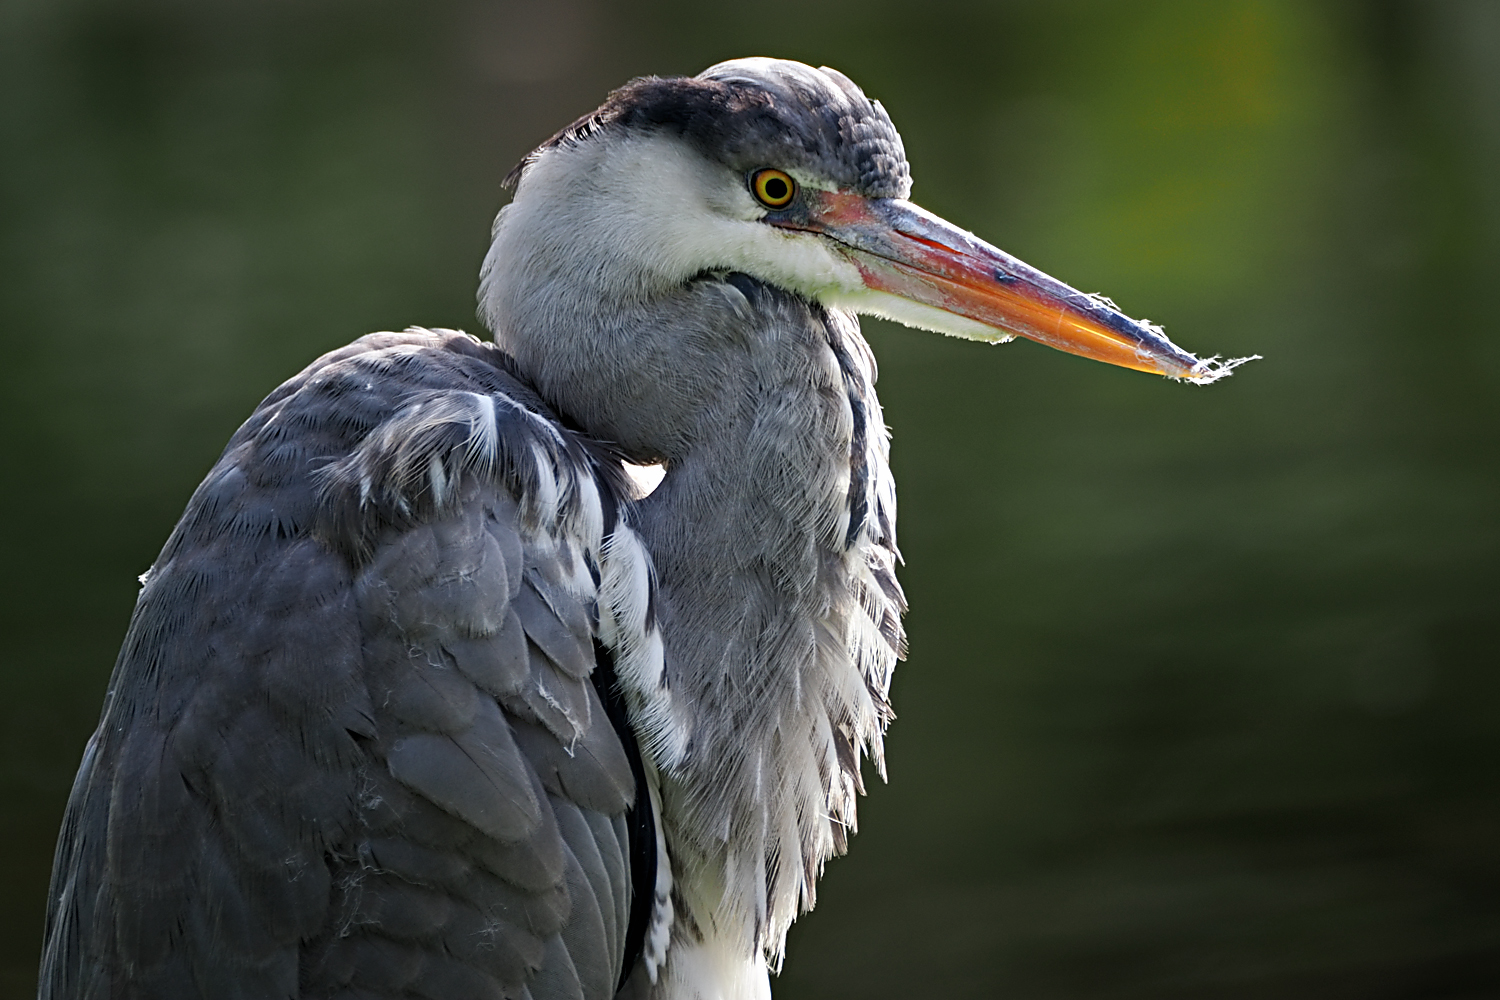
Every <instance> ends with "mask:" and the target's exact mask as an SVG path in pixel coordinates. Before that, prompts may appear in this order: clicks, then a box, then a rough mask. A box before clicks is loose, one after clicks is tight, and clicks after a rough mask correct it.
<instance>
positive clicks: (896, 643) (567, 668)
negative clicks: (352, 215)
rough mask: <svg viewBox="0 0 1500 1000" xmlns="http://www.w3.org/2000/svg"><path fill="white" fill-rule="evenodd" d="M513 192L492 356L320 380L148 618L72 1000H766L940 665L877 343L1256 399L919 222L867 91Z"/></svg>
mask: <svg viewBox="0 0 1500 1000" xmlns="http://www.w3.org/2000/svg"><path fill="white" fill-rule="evenodd" d="M767 171H769V172H771V173H773V174H774V175H775V177H776V178H777V184H778V188H777V190H779V191H785V192H786V195H787V196H786V198H785V199H782V200H774V199H773V200H767V199H766V198H765V197H763V196H762V195H761V194H759V193H757V189H756V187H755V178H756V177H757V176H758V175H761V174H765V173H766V172H767ZM512 180H513V181H514V182H515V184H516V193H515V198H514V200H513V202H512V203H511V204H510V205H509V206H507V207H506V208H505V209H503V210H502V212H501V214H500V216H499V217H498V218H497V220H496V223H495V229H494V234H493V240H492V244H491V248H490V251H489V254H488V255H487V257H486V259H485V263H484V268H483V272H482V276H481V288H480V314H481V316H482V318H483V319H484V321H485V322H486V324H487V325H488V326H489V328H490V329H491V330H492V331H493V333H494V337H495V341H494V343H493V344H486V343H481V342H479V341H478V340H476V339H474V338H471V337H468V336H467V335H465V334H461V333H456V332H453V331H441V330H438V331H432V330H420V329H413V330H408V331H407V332H405V333H401V334H390V333H386V334H374V335H371V336H369V337H365V338H362V339H361V340H359V341H356V342H355V343H354V344H351V345H350V346H348V347H346V348H343V349H341V350H339V351H335V352H333V353H331V354H329V355H326V356H324V357H323V358H320V359H318V360H317V361H315V362H314V363H313V364H312V365H311V366H310V367H309V368H308V369H307V370H306V371H304V372H303V373H301V374H300V375H298V376H297V377H295V378H293V379H292V380H291V381H289V382H287V383H286V384H285V385H283V386H281V387H280V388H279V389H277V390H276V391H275V392H273V393H272V394H271V395H270V396H269V397H267V399H266V400H265V401H264V402H263V403H262V404H261V405H260V407H258V408H257V409H256V411H255V413H254V414H252V415H251V417H250V419H249V420H248V421H247V422H246V423H245V425H244V426H243V427H242V428H241V429H240V430H239V432H238V433H236V435H235V436H234V438H233V439H232V440H231V441H230V442H229V445H228V447H227V448H226V450H225V452H224V455H223V456H222V457H221V458H220V460H219V462H218V463H217V464H216V465H215V466H214V469H213V470H212V471H211V472H210V473H209V475H208V477H207V479H205V481H204V483H203V484H202V485H201V486H200V487H199V488H198V490H197V492H196V493H195V494H194V495H193V498H192V499H191V501H190V502H189V504H188V508H187V510H186V512H185V513H184V515H183V517H182V520H181V521H180V522H179V524H178V525H177V527H176V529H175V530H174V532H173V534H172V536H171V538H170V539H169V540H168V542H167V545H166V547H165V549H164V550H163V552H162V554H161V557H160V559H159V560H158V561H157V563H156V565H155V566H154V567H153V568H152V570H151V572H150V573H149V574H148V576H147V577H145V578H144V586H143V589H142V592H141V596H140V600H139V602H138V604H137V607H136V612H135V615H134V617H133V619H132V621H131V626H130V630H129V632H128V634H127V636H126V639H125V643H124V646H123V648H122V650H121V653H120V658H119V660H118V662H117V664H116V668H115V673H114V677H113V679H112V681H111V685H110V690H109V694H108V697H107V700H106V704H105V708H104V712H103V717H102V719H101V721H100V725H99V729H98V731H97V732H96V733H95V735H94V737H93V739H92V740H91V741H90V743H89V746H88V748H87V750H86V751H85V755H84V760H83V763H82V765H81V766H80V769H79V775H78V779H77V783H76V784H75V787H74V790H73V795H72V797H71V799H70V802H69V806H68V811H67V815H66V818H65V822H64V827H63V830H62V833H61V836H60V838H59V842H58V851H57V857H56V862H55V867H54V875H53V891H52V898H51V905H50V908H49V913H48V921H47V942H46V947H45V954H44V959H43V975H42V986H41V996H42V997H43V998H47V1000H64V998H67V1000H72V998H104V997H112V998H132V997H140V998H146V997H170V998H177V997H184V998H185V997H214V998H235V997H245V998H250V997H257V998H262V997H348V998H354V997H397V996H403V997H404V996H422V997H431V998H434V1000H439V998H440V1000H464V998H470V997H473V998H481V997H497V998H498V997H519V998H527V1000H554V998H555V1000H564V998H566V1000H571V998H579V1000H582V998H590V1000H592V998H603V997H609V996H611V995H614V994H616V992H617V990H618V991H619V995H620V996H622V997H648V996H649V997H654V998H657V1000H693V998H699V1000H741V998H743V1000H749V998H763V997H766V996H767V995H768V992H769V986H768V981H767V971H768V968H770V967H773V966H775V965H776V964H778V963H779V961H780V956H781V951H782V947H783V943H784V941H785V937H786V932H787V929H788V927H789V926H790V924H791V922H792V920H793V919H795V918H796V916H797V915H798V914H799V913H800V912H802V911H803V910H805V909H807V908H809V907H811V906H812V904H813V900H814V888H815V884H816V881H817V878H818V876H819V874H820V872H821V870H822V867H823V864H824V862H825V861H826V860H827V859H828V858H829V857H830V856H832V855H834V854H837V853H840V852H841V851H843V850H844V849H845V847H846V845H847V841H848V836H849V834H850V832H852V831H853V829H854V826H855V800H856V797H857V795H858V794H859V793H860V792H862V791H863V785H862V780H861V774H860V770H861V762H862V760H863V758H864V756H865V755H866V754H868V755H869V756H870V757H871V758H872V759H873V760H874V762H875V764H876V766H877V768H879V769H880V770H881V771H882V773H883V767H884V764H883V737H884V733H885V729H886V726H887V725H888V723H889V722H890V720H891V718H892V713H891V708H890V704H889V702H888V692H889V689H890V681H891V673H892V670H893V669H894V666H895V663H896V661H897V660H898V659H899V658H900V657H901V655H902V654H903V651H904V636H903V632H902V627H901V615H902V612H903V611H904V610H905V599H904V597H903V595H902V592H901V588H900V585H899V584H898V583H897V581H896V576H895V563H896V561H897V559H898V554H897V550H896V538H895V515H896V503H895V487H894V484H893V482H892V480H891V475H890V469H889V466H888V462H887V455H888V437H887V433H886V429H885V424H884V420H883V416H882V413H881V409H880V404H879V402H878V400H877V398H876V396H875V391H874V384H875V376H876V370H875V360H874V357H873V356H872V355H871V353H870V350H869V347H868V346H867V345H866V344H865V342H864V340H863V339H862V338H861V336H860V333H859V326H858V321H857V319H856V318H855V313H856V312H874V313H879V314H881V315H888V316H892V317H895V318H898V319H901V320H902V321H904V322H908V323H911V324H913V325H917V326H922V327H926V328H929V329H936V330H940V331H943V332H948V333H952V334H955V335H958V336H968V337H975V338H978V339H983V340H1004V339H1008V337H1009V336H1011V335H1012V334H1013V333H1020V334H1022V335H1025V336H1030V337H1034V338H1035V339H1041V340H1044V341H1046V342H1048V343H1054V344H1058V345H1060V346H1064V347H1065V348H1066V349H1069V350H1075V351H1076V352H1078V353H1085V354H1088V355H1090V356H1094V357H1099V358H1101V359H1104V360H1110V361H1114V362H1116V363H1119V364H1125V365H1128V366H1132V367H1147V368H1150V369H1151V370H1157V371H1161V372H1163V373H1164V374H1168V375H1171V376H1173V377H1180V378H1189V379H1201V380H1211V379H1212V378H1215V377H1218V376H1219V375H1221V374H1224V373H1225V372H1226V371H1227V368H1225V367H1222V366H1221V367H1215V366H1213V365H1212V364H1210V363H1207V362H1198V360H1197V359H1196V358H1193V357H1192V356H1191V355H1189V354H1187V353H1186V352H1184V351H1182V350H1181V349H1179V348H1177V347H1175V345H1172V344H1171V343H1170V342H1169V341H1167V340H1166V339H1165V337H1164V336H1162V335H1161V334H1160V331H1159V330H1156V329H1155V328H1154V327H1149V326H1147V325H1142V324H1136V323H1135V321H1133V320H1129V319H1128V318H1126V317H1124V316H1123V315H1121V314H1119V313H1118V312H1115V311H1112V308H1111V307H1107V306H1106V305H1105V304H1104V303H1103V302H1102V300H1098V299H1095V298H1091V297H1088V296H1083V295H1080V294H1079V293H1077V292H1075V291H1073V290H1072V289H1069V288H1067V287H1066V286H1063V285H1062V284H1061V283H1060V282H1056V281H1055V280H1054V279H1050V278H1047V277H1046V276H1045V275H1040V273H1039V272H1035V271H1033V270H1031V269H1029V268H1026V266H1025V265H1023V264H1021V263H1020V262H1019V261H1015V260H1014V258H1010V257H1008V256H1006V255H1004V254H1003V253H1001V252H1000V251H998V250H995V249H994V248H992V247H989V246H988V245H986V244H983V243H981V242H980V241H978V240H977V239H976V238H974V237H973V236H971V235H969V234H966V233H962V232H961V231H959V230H956V229H954V228H953V227H951V226H948V225H947V224H946V223H943V222H942V221H941V220H938V219H936V218H935V217H933V216H931V215H929V214H927V213H924V212H922V211H921V210H920V209H918V208H916V206H913V205H911V204H910V203H908V202H906V201H905V200H904V199H905V196H906V195H907V193H908V192H909V190H910V184H911V181H910V174H909V171H908V168H907V165H906V159H905V154H904V153H903V151H902V147H901V141H900V138H899V136H898V135H897V133H896V131H895V128H894V127H893V126H892V125H891V122H890V119H889V118H888V117H887V116H886V114H885V112H884V110H883V109H882V108H881V107H880V106H879V104H878V103H874V102H871V101H869V100H868V99H866V98H865V96H864V95H863V94H862V93H861V92H860V91H859V89H858V88H857V87H855V86H854V85H853V84H852V83H850V82H849V81H848V80H847V79H846V78H845V77H843V76H842V75H840V74H838V73H836V72H834V71H832V70H826V69H824V70H814V69H812V68H810V67H807V66H803V65H801V64H798V63H787V62H779V61H774V60H762V59H754V60H738V61H735V62H732V63H725V64H721V65H720V66H716V67H713V68H711V69H709V70H708V71H706V72H705V73H704V74H702V75H701V76H699V77H697V78H694V79H691V80H658V79H654V78H651V79H644V80H638V81H634V82H633V83H631V84H629V85H627V86H626V87H624V88H622V89H621V90H619V91H617V92H615V93H614V94H612V95H611V96H610V98H609V99H608V100H607V101H606V102H605V104H604V105H603V106H602V107H601V108H600V109H599V110H598V111H596V112H594V113H593V114H592V115H590V116H587V117H586V118H584V119H581V120H580V121H579V122H577V123H575V124H574V125H573V126H571V127H569V128H568V129H565V130H564V131H563V132H560V133H559V134H558V135H557V136H555V137H554V138H553V139H551V140H549V141H548V142H546V143H544V144H543V145H542V146H541V147H539V149H538V150H537V151H536V152H535V153H534V154H532V155H531V156H530V157H528V158H527V160H526V161H525V162H524V163H523V164H522V165H521V167H520V168H518V170H517V172H516V173H515V174H514V175H513V177H512ZM1037 316H1041V317H1043V319H1044V322H1042V326H1043V327H1045V329H1039V328H1038V327H1037V322H1038V321H1037V320H1036V317H1037ZM1069 338H1071V339H1069ZM1122 345H1123V346H1122ZM626 460H629V461H633V462H637V463H653V462H660V463H663V464H664V465H665V476H664V478H663V479H662V481H661V484H660V486H659V488H657V489H656V490H655V492H653V493H650V495H649V496H647V495H645V494H644V492H643V491H639V490H638V489H637V488H636V487H635V486H634V485H633V483H632V481H631V479H630V478H629V476H628V475H627V473H626V467H625V462H626Z"/></svg>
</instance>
